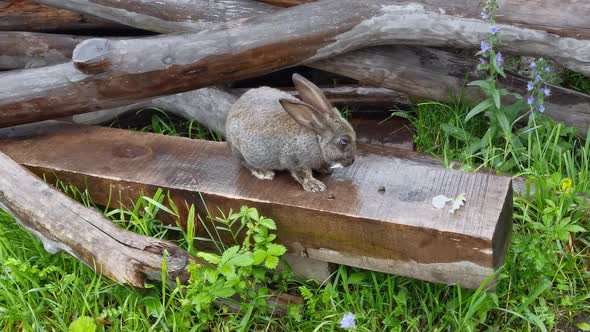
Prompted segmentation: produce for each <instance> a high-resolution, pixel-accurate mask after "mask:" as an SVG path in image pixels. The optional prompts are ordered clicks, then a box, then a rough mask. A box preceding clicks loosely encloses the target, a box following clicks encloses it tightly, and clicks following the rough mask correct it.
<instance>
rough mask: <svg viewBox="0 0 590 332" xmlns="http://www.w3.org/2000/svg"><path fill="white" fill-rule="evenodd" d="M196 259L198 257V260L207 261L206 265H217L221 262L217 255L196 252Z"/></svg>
mask: <svg viewBox="0 0 590 332" xmlns="http://www.w3.org/2000/svg"><path fill="white" fill-rule="evenodd" d="M197 257H200V258H202V259H204V260H205V261H207V262H208V263H211V264H215V265H217V264H219V262H220V261H221V257H219V255H215V254H210V253H207V252H198V253H197Z"/></svg>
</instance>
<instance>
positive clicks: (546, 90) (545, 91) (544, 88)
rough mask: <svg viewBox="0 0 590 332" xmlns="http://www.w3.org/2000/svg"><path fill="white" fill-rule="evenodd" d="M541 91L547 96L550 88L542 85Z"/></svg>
mask: <svg viewBox="0 0 590 332" xmlns="http://www.w3.org/2000/svg"><path fill="white" fill-rule="evenodd" d="M541 92H543V94H544V95H545V96H549V95H550V94H551V89H550V88H548V87H543V88H541Z"/></svg>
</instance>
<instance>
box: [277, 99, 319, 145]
mask: <svg viewBox="0 0 590 332" xmlns="http://www.w3.org/2000/svg"><path fill="white" fill-rule="evenodd" d="M279 103H281V106H283V108H284V109H285V111H287V113H289V115H290V116H291V117H292V118H293V119H294V120H295V121H297V123H299V124H300V125H302V126H304V127H306V128H309V129H311V130H313V131H315V132H316V133H317V134H318V135H320V136H323V135H326V134H327V133H328V132H329V131H330V127H329V126H328V122H327V121H326V117H325V115H324V114H322V113H321V112H320V111H318V110H317V109H316V108H314V107H313V106H311V105H308V104H306V103H302V102H299V101H292V100H288V99H283V98H281V99H279Z"/></svg>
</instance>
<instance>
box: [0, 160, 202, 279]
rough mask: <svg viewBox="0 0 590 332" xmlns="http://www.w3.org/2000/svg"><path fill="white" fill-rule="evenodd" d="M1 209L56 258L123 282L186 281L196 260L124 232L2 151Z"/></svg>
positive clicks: (161, 243)
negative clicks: (164, 265) (71, 260)
mask: <svg viewBox="0 0 590 332" xmlns="http://www.w3.org/2000/svg"><path fill="white" fill-rule="evenodd" d="M0 207H3V208H5V209H6V210H7V211H8V212H10V213H12V214H13V215H14V216H15V218H16V219H17V221H18V222H19V223H20V224H21V225H22V226H23V227H24V228H26V229H27V230H28V231H30V232H31V233H33V234H34V235H35V236H36V237H37V238H39V239H40V240H41V241H42V242H43V246H44V247H45V250H47V251H48V252H51V253H57V252H59V251H64V252H67V253H68V254H70V255H72V256H74V257H76V258H77V259H78V260H80V261H82V262H83V263H85V264H86V265H88V266H89V267H90V268H91V269H93V270H94V271H96V272H97V273H100V274H102V275H104V276H106V277H108V278H110V279H112V280H114V281H116V282H118V283H121V284H126V285H131V286H133V287H138V288H143V287H144V286H145V283H146V281H148V280H160V278H161V276H162V263H163V261H164V259H165V260H166V262H167V273H168V278H169V279H170V280H172V281H174V280H176V278H177V277H178V278H179V279H180V280H182V281H187V280H188V277H189V273H188V271H187V270H186V267H187V266H188V264H189V262H190V261H191V260H194V259H195V258H193V257H192V256H190V255H189V254H188V253H187V252H185V251H184V250H182V249H180V248H179V247H178V246H176V245H175V244H172V243H171V242H168V241H163V240H159V239H155V238H150V237H146V236H141V235H137V234H134V233H132V232H129V231H126V230H123V229H121V228H119V227H117V226H116V225H115V224H113V223H112V222H111V221H110V220H108V219H107V218H106V217H104V216H103V215H102V214H101V213H100V212H98V211H96V210H94V209H90V208H86V207H84V206H82V205H80V203H78V202H76V201H74V200H73V199H71V198H69V197H67V196H66V195H64V194H63V193H61V192H59V191H57V190H56V189H54V188H52V187H50V186H49V185H47V184H46V183H45V182H43V181H42V180H41V179H39V178H37V177H36V176H35V175H34V174H32V173H31V172H29V171H28V170H27V169H25V168H24V167H22V166H21V165H19V164H18V163H16V162H15V161H14V160H12V159H11V158H9V157H8V156H7V155H5V154H4V153H1V152H0Z"/></svg>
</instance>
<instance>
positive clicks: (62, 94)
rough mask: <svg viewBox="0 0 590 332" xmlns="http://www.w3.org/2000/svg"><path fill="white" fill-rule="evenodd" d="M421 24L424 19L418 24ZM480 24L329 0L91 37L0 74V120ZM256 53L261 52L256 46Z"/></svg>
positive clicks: (539, 46)
mask: <svg viewBox="0 0 590 332" xmlns="http://www.w3.org/2000/svg"><path fill="white" fill-rule="evenodd" d="M311 13H313V15H312V14H311ZM334 13H341V14H340V15H334ZM400 17H403V18H404V19H403V20H400V19H399V18H400ZM425 22H430V23H431V24H425ZM418 25H420V26H422V27H423V28H422V29H420V30H417V29H415V26H418ZM500 28H502V29H503V36H504V37H503V38H504V42H505V43H506V44H505V45H506V46H505V47H506V48H507V49H509V50H512V51H515V52H525V53H528V52H532V53H536V54H540V55H546V56H549V57H557V58H561V59H568V60H567V64H568V65H570V66H571V67H575V68H577V69H579V70H580V71H582V72H586V71H587V69H588V70H590V66H588V63H590V52H585V51H584V50H585V49H586V48H589V47H590V45H588V44H589V42H587V41H579V40H575V39H571V38H559V37H556V36H554V35H550V34H547V33H545V32H541V31H535V30H528V29H524V28H518V27H513V26H500ZM487 30H488V26H487V25H486V24H484V23H482V22H481V21H479V20H474V19H462V18H457V17H452V16H448V15H442V14H440V13H438V12H432V11H429V10H428V9H425V8H423V7H421V6H419V5H415V4H409V5H407V6H394V5H391V4H389V3H388V2H387V1H385V0H381V1H377V0H376V1H368V2H366V3H365V2H363V3H359V2H357V1H352V0H350V1H349V0H341V1H334V0H326V1H322V2H318V3H312V4H309V5H304V6H297V7H294V8H292V9H288V10H283V11H280V12H277V13H275V14H271V15H264V16H261V17H255V18H253V19H248V20H244V21H240V22H230V23H228V24H227V25H223V24H222V25H216V26H214V27H212V28H211V29H209V30H207V31H203V32H200V33H196V34H183V35H170V36H164V37H153V38H147V39H141V40H132V39H130V40H123V41H109V40H106V39H91V40H87V41H84V42H82V43H80V44H79V45H78V46H77V48H76V50H75V51H74V59H73V60H74V61H73V63H70V64H64V65H60V66H54V67H50V68H49V67H48V68H43V69H35V70H32V71H27V72H18V73H10V72H9V73H6V74H3V75H1V76H0V79H2V80H6V81H7V82H15V83H13V84H6V85H3V86H2V87H0V126H9V125H15V124H18V123H24V122H30V121H40V120H43V119H49V118H56V117H60V116H65V115H72V114H77V113H84V112H89V111H94V110H97V109H105V108H111V107H116V106H121V105H125V104H130V103H133V102H135V101H137V100H141V99H145V98H150V97H154V96H157V95H165V94H172V93H177V92H182V91H188V90H191V89H195V88H199V87H203V86H206V85H213V84H217V83H220V82H224V81H230V80H236V79H240V78H246V77H253V76H257V75H260V74H264V73H267V72H271V71H273V70H276V69H279V68H283V67H288V66H292V65H295V64H300V63H311V62H313V61H317V60H320V59H324V58H327V57H330V56H333V55H336V54H339V53H342V52H345V51H347V50H353V49H356V48H361V47H364V46H371V45H375V44H390V43H410V44H413V43H417V44H423V45H438V46H442V45H454V46H460V47H466V46H473V45H476V44H478V42H479V40H480V39H481V38H483V36H484V35H485V34H486V33H487ZM317 31H321V33H319V34H318V33H317ZM271 32H272V33H271ZM449 35H453V36H455V37H456V38H453V39H449V38H447V37H448V36H449ZM235 41H239V43H237V42H235ZM165 45H168V46H170V47H168V46H166V47H164V46H165ZM285 45H298V46H297V47H286V46H285ZM523 45H526V47H525V46H523ZM123 53H124V54H125V56H124V57H123V56H122V54H123ZM261 53H264V54H265V56H264V57H260V56H258V55H259V54H261ZM564 61H566V60H564ZM76 69H78V70H80V71H81V72H83V73H84V74H82V73H80V72H78V71H76ZM205 73H206V74H205ZM24 86H26V87H27V89H24ZM30 87H34V88H35V89H30Z"/></svg>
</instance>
